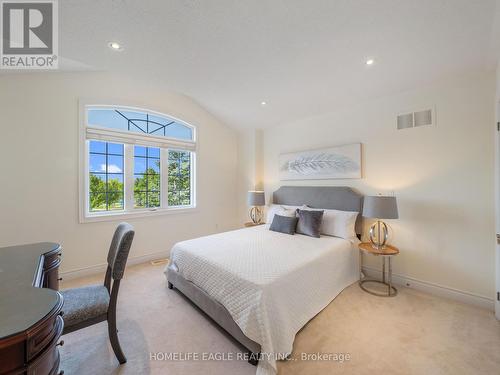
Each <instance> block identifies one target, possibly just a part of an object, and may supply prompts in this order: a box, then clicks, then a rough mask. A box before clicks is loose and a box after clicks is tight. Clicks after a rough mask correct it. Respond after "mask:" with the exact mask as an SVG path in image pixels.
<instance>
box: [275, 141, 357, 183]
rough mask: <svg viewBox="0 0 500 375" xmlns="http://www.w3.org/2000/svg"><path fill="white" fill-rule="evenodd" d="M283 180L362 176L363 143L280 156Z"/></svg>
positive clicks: (281, 177)
mask: <svg viewBox="0 0 500 375" xmlns="http://www.w3.org/2000/svg"><path fill="white" fill-rule="evenodd" d="M279 168H280V171H279V172H280V179H281V180H315V179H316V180H320V179H339V178H361V143H354V144H349V145H343V146H336V147H330V148H324V149H319V150H311V151H301V152H291V153H287V154H281V155H280V157H279Z"/></svg>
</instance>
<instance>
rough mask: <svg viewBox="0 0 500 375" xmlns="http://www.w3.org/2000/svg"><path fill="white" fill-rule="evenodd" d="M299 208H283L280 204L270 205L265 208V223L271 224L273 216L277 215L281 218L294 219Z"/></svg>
mask: <svg viewBox="0 0 500 375" xmlns="http://www.w3.org/2000/svg"><path fill="white" fill-rule="evenodd" d="M297 208H300V206H285V205H281V204H272V205H270V206H269V207H268V208H267V216H266V223H267V224H271V223H272V222H273V219H274V215H276V214H278V215H281V216H288V217H295V216H296V214H297V213H296V210H297Z"/></svg>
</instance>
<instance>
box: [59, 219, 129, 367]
mask: <svg viewBox="0 0 500 375" xmlns="http://www.w3.org/2000/svg"><path fill="white" fill-rule="evenodd" d="M134 233H135V232H134V228H133V227H132V226H131V225H130V224H127V223H121V224H120V225H118V227H117V228H116V230H115V234H114V235H113V240H112V241H111V246H110V248H109V253H108V261H107V263H108V267H107V270H106V276H105V277H104V285H91V286H85V287H82V288H74V289H67V290H63V291H62V292H61V294H62V295H63V297H64V305H63V312H64V314H63V320H64V331H63V335H64V334H66V333H70V332H73V331H77V330H79V329H81V328H85V327H88V326H91V325H93V324H97V323H100V322H103V321H105V320H107V321H108V334H109V340H110V341H111V346H112V348H113V351H114V352H115V355H116V358H117V359H118V361H119V362H120V364H122V363H125V362H127V358H125V355H124V354H123V351H122V348H121V347H120V342H119V341H118V335H117V333H118V330H117V329H116V301H117V298H118V290H119V288H120V281H121V279H122V277H123V273H124V271H125V265H126V264H127V258H128V253H129V251H130V246H131V245H132V241H133V239H134Z"/></svg>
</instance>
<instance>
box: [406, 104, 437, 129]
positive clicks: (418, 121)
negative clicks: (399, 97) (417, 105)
mask: <svg viewBox="0 0 500 375" xmlns="http://www.w3.org/2000/svg"><path fill="white" fill-rule="evenodd" d="M435 124H436V120H435V118H434V111H433V110H432V109H426V110H423V111H418V112H410V113H404V114H401V115H398V118H397V128H398V130H401V129H408V128H415V127H417V126H424V125H435Z"/></svg>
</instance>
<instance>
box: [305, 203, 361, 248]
mask: <svg viewBox="0 0 500 375" xmlns="http://www.w3.org/2000/svg"><path fill="white" fill-rule="evenodd" d="M301 210H312V211H324V212H323V222H322V223H321V228H320V232H321V234H325V235H327V236H335V237H340V238H345V239H346V240H352V239H353V238H355V237H356V230H355V225H356V218H357V217H358V212H352V211H339V210H328V209H322V208H311V207H308V206H306V205H304V206H302V207H301Z"/></svg>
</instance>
